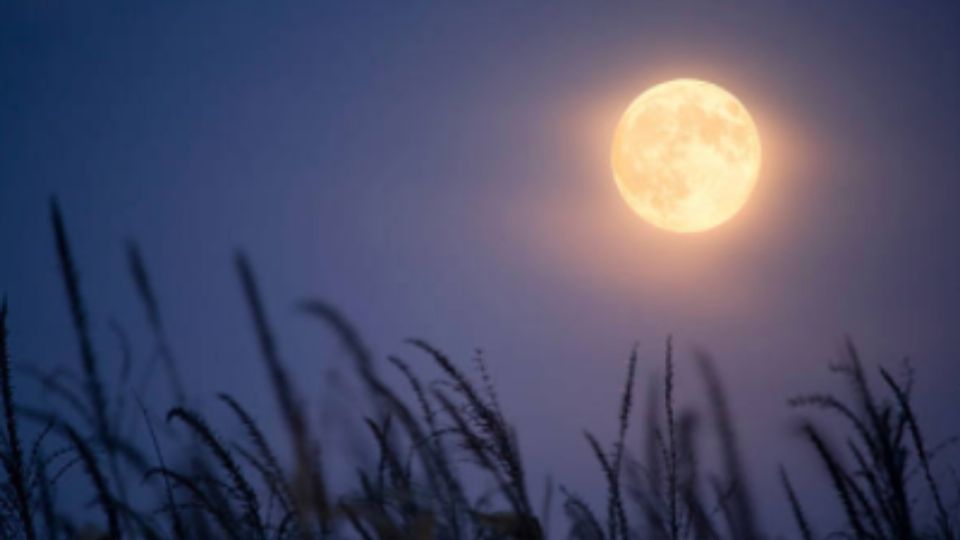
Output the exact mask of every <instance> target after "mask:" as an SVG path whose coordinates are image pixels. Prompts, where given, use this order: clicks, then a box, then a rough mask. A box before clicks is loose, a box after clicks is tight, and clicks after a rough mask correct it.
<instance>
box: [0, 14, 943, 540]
mask: <svg viewBox="0 0 960 540" xmlns="http://www.w3.org/2000/svg"><path fill="white" fill-rule="evenodd" d="M275 4H276V3H268V4H265V3H253V2H250V3H244V2H241V3H230V4H229V5H226V4H224V5H222V6H219V7H215V6H211V5H202V6H198V5H193V4H187V3H183V4H179V3H153V4H151V5H149V6H139V7H132V6H127V5H123V4H119V3H118V4H116V5H112V6H101V7H90V6H87V5H85V6H83V7H82V8H80V7H78V6H76V5H70V4H68V3H59V2H40V3H37V2H17V3H9V2H8V3H4V4H3V5H2V6H0V246H2V253H3V254H4V255H3V257H2V259H0V260H2V262H0V291H3V292H5V294H6V295H7V297H8V299H9V303H10V307H11V317H10V326H11V343H12V346H13V348H14V354H15V355H16V360H18V361H20V362H24V363H32V364H35V365H39V366H44V367H50V368H52V367H54V366H58V365H64V366H74V365H76V364H75V362H76V358H75V345H74V342H73V339H72V338H73V337H72V334H71V332H70V326H69V319H68V314H67V310H66V307H65V303H64V300H63V298H62V287H61V285H60V284H59V282H58V275H57V268H56V262H55V258H54V250H53V243H52V235H51V233H50V231H49V226H48V223H47V219H48V215H47V207H46V204H47V198H48V197H49V196H50V195H51V194H56V195H57V196H58V197H59V198H60V201H61V204H62V205H63V207H64V212H65V214H66V218H67V221H68V223H69V225H70V227H71V235H72V239H73V241H74V248H75V251H76V253H77V255H78V260H79V261H78V262H79V264H80V267H81V269H82V279H83V286H84V288H85V290H86V292H87V296H88V298H89V300H90V307H91V315H92V320H93V324H94V328H95V331H96V333H97V336H98V337H99V338H101V339H99V340H98V348H99V350H100V351H101V353H102V354H103V356H104V357H105V359H106V361H107V362H108V363H109V362H113V363H114V364H112V365H115V362H116V361H117V358H116V357H117V354H116V346H115V344H114V342H113V341H112V339H111V335H110V333H109V331H108V324H107V322H108V321H109V320H110V319H111V318H115V319H117V320H120V321H122V322H123V323H124V324H126V325H127V326H128V328H129V329H130V332H131V335H132V336H133V337H134V344H135V352H136V353H137V355H138V358H139V360H140V361H144V362H145V361H146V358H147V357H148V355H149V351H150V340H149V334H148V333H147V331H146V329H145V327H144V324H143V317H142V313H141V310H140V307H139V304H138V303H137V300H136V296H135V294H134V290H133V287H132V285H131V284H130V283H129V280H128V279H127V275H126V271H125V266H124V259H123V242H124V240H125V239H127V238H135V239H137V240H138V241H139V242H140V243H141V245H142V246H143V250H144V254H145V256H146V259H147V261H148V263H149V265H150V270H151V273H152V275H153V277H154V281H155V284H156V287H157V289H158V294H159V296H160V299H161V302H162V305H163V308H164V311H165V314H166V317H167V319H168V322H169V327H170V328H169V330H170V334H171V336H172V341H173V344H174V347H175V349H176V350H177V352H178V355H179V357H180V358H181V359H182V362H183V363H184V364H186V366H185V371H186V372H187V375H188V378H189V386H190V389H191V392H192V393H193V394H194V395H196V396H198V398H199V399H198V401H199V403H201V404H203V406H204V407H206V406H208V405H209V406H210V408H211V409H213V408H215V407H212V405H213V396H215V394H216V393H217V392H219V391H222V390H229V391H232V392H235V393H236V394H238V395H242V396H247V401H248V403H250V404H251V406H253V407H254V408H255V409H256V410H257V411H258V412H260V413H261V415H262V416H264V417H265V418H271V419H272V418H275V416H274V415H275V409H274V405H273V403H272V399H271V397H270V395H269V392H267V391H266V390H267V388H268V387H267V384H266V381H265V380H264V372H263V368H262V365H261V363H260V361H259V358H258V356H257V350H256V348H255V346H254V345H255V343H254V339H253V335H252V333H251V332H250V323H249V320H248V316H247V313H246V311H245V309H244V306H243V303H242V298H241V295H240V290H239V286H238V284H237V280H236V277H235V275H234V273H233V267H232V264H231V255H232V252H233V250H234V249H235V248H237V247H241V246H242V247H243V248H245V249H246V250H247V251H248V253H249V254H250V256H251V258H252V260H253V262H254V263H255V266H256V268H257V270H258V274H259V275H260V277H261V278H262V286H263V289H264V292H265V294H266V295H267V297H268V307H269V310H270V313H271V315H272V316H273V318H274V320H275V323H276V326H277V328H278V333H279V336H280V338H281V339H282V346H283V350H284V353H285V357H286V359H287V361H288V363H289V364H290V366H291V369H292V370H294V371H295V372H296V373H297V374H298V376H297V380H298V383H299V384H300V387H301V390H302V391H303V392H304V393H305V394H307V395H309V399H310V401H311V403H312V407H313V410H314V412H315V413H316V414H315V415H314V417H315V418H316V419H318V420H319V419H326V421H327V425H328V430H329V431H330V434H329V439H328V441H329V442H328V445H329V446H332V447H334V448H345V447H347V446H348V445H349V444H350V442H349V437H348V436H347V435H346V434H345V433H344V429H343V426H339V424H337V422H341V423H343V421H342V420H334V419H331V417H337V416H338V415H339V413H340V412H342V411H349V410H351V409H350V405H351V403H352V401H353V400H357V399H359V396H358V395H356V394H355V393H354V394H351V393H350V391H348V390H345V389H344V388H343V386H342V385H331V380H334V381H335V380H341V379H339V378H337V377H341V376H346V375H347V374H348V373H349V370H348V369H347V368H348V364H347V363H346V362H345V359H344V358H342V356H343V355H342V354H341V352H340V351H339V349H338V348H337V347H336V344H335V343H334V342H333V341H332V340H331V339H330V338H329V336H328V335H327V333H325V332H323V331H322V329H320V328H319V327H318V326H317V325H316V324H315V323H314V322H313V321H310V320H307V319H305V318H304V317H303V316H302V315H299V314H298V313H297V312H296V310H295V309H294V306H295V304H296V302H297V301H299V300H301V299H303V298H305V297H321V298H324V299H326V300H329V301H331V302H334V303H335V304H337V305H338V306H340V307H341V308H342V309H343V310H344V312H345V313H347V314H348V315H349V316H350V317H351V318H352V320H354V321H355V322H356V323H357V324H358V326H359V327H360V328H361V330H362V331H363V332H364V334H365V336H366V337H367V338H368V340H369V342H370V344H371V347H372V348H373V349H374V350H375V351H377V352H378V353H379V354H383V355H385V354H388V353H400V354H402V355H403V356H405V357H407V358H408V359H410V360H412V361H414V364H416V365H418V366H422V367H423V368H424V369H425V370H426V368H427V363H426V360H425V359H423V361H422V362H418V361H416V360H419V357H417V356H415V354H414V351H412V350H410V349H409V348H408V347H406V346H404V345H403V343H402V340H403V339H404V338H406V337H409V336H419V337H424V338H427V339H429V340H431V341H433V342H434V343H435V344H436V345H438V346H439V347H441V348H442V349H444V350H445V351H447V352H449V353H450V354H451V355H452V356H454V357H456V358H458V359H460V360H462V361H464V362H466V361H468V360H469V358H470V356H471V355H472V354H473V350H474V349H475V348H477V347H479V348H482V349H483V350H484V352H485V354H486V357H487V359H488V361H489V364H490V367H491V370H492V373H493V376H494V378H495V380H496V383H497V387H498V391H499V395H500V397H501V398H502V401H503V404H504V407H505V409H506V411H507V414H508V415H509V416H510V417H511V418H512V419H514V421H515V423H516V425H517V427H518V429H519V432H520V438H521V445H522V448H523V449H524V451H525V453H526V455H527V456H528V462H529V463H530V465H531V473H532V475H533V478H532V479H531V484H532V485H534V486H537V487H538V489H539V486H540V485H541V479H542V477H543V474H545V472H546V471H551V472H552V473H553V474H554V476H555V478H556V479H557V480H558V481H559V482H562V483H564V484H566V485H568V486H570V487H572V488H575V489H576V490H578V491H581V492H583V493H586V494H590V496H592V497H599V496H601V494H602V493H603V491H602V490H603V486H602V477H601V474H600V473H599V470H598V468H597V466H596V464H595V463H594V461H593V458H592V456H591V455H590V452H589V449H588V447H587V445H586V443H585V442H584V441H583V438H582V429H583V428H585V427H589V428H590V429H591V430H593V431H594V432H596V433H597V434H598V435H600V436H601V438H603V439H604V440H610V439H612V437H613V434H614V420H615V416H616V407H617V403H616V402H617V398H618V394H619V392H620V389H621V385H622V377H623V372H624V370H625V365H626V364H625V362H626V359H627V356H628V353H629V350H630V347H631V346H632V344H633V343H634V342H637V343H638V344H639V351H640V353H641V367H640V374H641V375H642V377H641V380H640V383H639V384H640V386H639V388H640V389H641V390H642V389H645V388H646V386H647V383H648V379H649V378H650V377H651V376H655V375H656V373H657V372H658V370H659V369H660V365H661V362H662V349H663V342H664V340H665V338H666V336H667V334H669V333H674V334H675V335H676V339H677V344H678V353H679V356H678V363H679V366H678V370H679V375H680V377H681V379H680V382H679V393H680V398H681V401H682V402H690V403H695V402H697V397H698V396H699V395H701V392H702V385H701V381H700V380H699V378H698V376H697V375H696V371H695V369H693V362H692V357H691V352H692V351H693V350H694V349H695V348H696V347H704V348H706V349H708V350H710V351H711V352H712V353H713V354H714V355H715V357H716V358H717V360H718V364H719V366H720V368H721V372H722V374H723V376H724V378H725V381H726V383H727V385H728V388H729V389H730V390H731V392H732V394H733V395H732V397H731V399H732V406H733V410H734V413H735V415H736V418H737V420H738V422H739V427H740V431H741V434H742V437H743V447H744V453H745V456H746V459H747V461H748V462H749V463H751V464H752V465H753V468H752V469H753V471H754V483H755V485H756V489H757V491H758V492H759V493H762V494H764V498H765V499H769V500H773V501H774V502H771V503H770V508H769V510H768V513H769V517H768V518H767V520H766V521H767V524H768V525H769V526H770V528H771V530H772V531H774V532H777V531H785V530H788V528H789V525H788V524H781V523H779V521H780V519H779V518H780V516H782V515H783V512H784V511H785V504H783V503H782V502H781V501H780V499H781V498H782V497H781V496H780V492H779V491H778V487H777V485H776V483H775V476H774V474H773V473H774V472H775V470H776V465H777V464H778V463H780V462H783V463H784V464H786V465H787V466H788V467H790V468H791V469H792V470H796V471H800V472H799V473H798V474H799V475H800V476H801V477H802V478H801V479H800V481H799V482H798V483H799V485H800V488H801V496H803V493H804V492H805V491H804V490H809V489H810V488H812V487H813V486H816V485H821V484H822V483H824V482H826V481H827V480H826V478H825V477H824V476H823V475H822V474H820V472H819V469H818V468H815V466H814V465H813V461H812V459H811V456H812V454H811V452H810V451H809V449H808V448H807V447H806V446H805V445H803V443H802V442H800V441H798V440H797V439H796V437H795V436H794V435H793V434H792V433H791V431H790V422H789V419H791V418H792V417H793V415H792V414H791V411H790V410H788V408H787V406H786V404H785V399H786V398H787V397H788V396H790V395H793V394H796V393H799V392H803V391H808V390H817V389H837V388H840V384H839V381H837V380H835V378H834V377H832V376H831V375H830V374H829V373H827V363H828V361H830V360H831V359H834V358H835V357H836V350H837V345H838V343H839V341H840V338H841V337H842V336H843V335H844V334H845V333H847V332H849V333H850V334H852V335H853V336H854V337H855V338H856V339H857V340H858V342H859V343H860V344H861V346H862V348H863V350H864V351H865V352H866V354H867V356H868V358H870V359H871V360H872V361H881V362H884V363H885V364H886V365H889V366H893V367H896V365H897V361H898V360H899V359H900V358H901V357H902V356H904V355H910V356H911V357H912V358H913V361H914V365H915V366H916V367H917V369H918V377H919V379H918V385H919V386H918V389H919V393H918V398H917V403H918V407H919V410H920V413H921V415H922V418H923V420H924V421H925V422H926V425H927V426H928V428H929V431H930V433H931V436H932V438H933V439H934V440H938V439H940V438H941V437H943V436H946V435H949V434H953V433H954V431H955V429H956V421H955V412H956V410H957V408H958V406H960V393H957V391H956V390H957V384H958V382H960V363H958V362H957V359H956V358H957V357H956V354H957V353H958V352H960V333H958V332H957V331H956V328H955V326H956V323H957V321H958V320H960V248H958V246H960V244H958V243H957V239H956V233H957V231H960V213H958V212H957V204H958V202H960V182H958V180H960V152H958V151H957V149H958V148H960V146H958V144H960V122H958V120H960V48H958V47H957V46H956V41H955V40H956V35H957V32H958V31H960V7H958V4H956V3H951V2H940V3H938V2H923V3H918V4H915V5H907V4H906V3H899V2H870V3H867V2H845V3H837V2H802V3H801V2H786V1H765V2H739V3H737V4H736V7H734V6H731V5H723V6H721V5H719V4H717V5H715V3H713V2H703V3H683V4H682V5H680V4H679V3H662V2H660V3H650V4H651V5H649V6H645V5H644V4H645V3H644V2H633V3H631V4H632V5H631V6H630V7H627V6H624V5H619V6H609V5H607V6H603V7H601V5H599V4H594V3H576V4H573V3H572V4H569V5H568V4H567V3H565V2H544V3H540V5H539V6H535V5H530V4H523V5H521V4H515V3H506V2H504V3H501V2H484V3H478V5H475V6H473V7H464V6H460V5H459V4H460V3H450V2H440V3H436V4H437V5H433V6H428V5H425V4H418V5H416V6H404V7H402V8H401V7H400V4H399V3H395V2H383V3H377V4H374V3H359V2H349V3H343V4H342V5H341V6H340V7H331V6H327V7H321V6H320V5H319V4H317V5H314V4H310V5H307V4H306V3H304V4H303V5H298V4H297V3H290V4H287V5H284V6H277V5H275ZM455 4H457V6H456V7H455ZM675 77H695V78H702V79H706V80H710V81H712V82H715V83H717V84H720V85H721V86H724V87H725V88H727V89H728V90H730V91H731V92H733V93H734V94H735V95H737V96H738V97H739V98H740V99H741V100H742V101H743V102H744V104H745V105H746V106H747V107H748V108H749V109H750V111H751V113H752V114H753V116H754V119H755V121H756V123H757V125H758V128H759V130H760V133H761V137H762V140H763V144H764V152H765V154H764V158H765V163H764V168H763V170H762V171H761V176H760V181H759V184H758V188H757V190H756V192H755V196H754V197H753V198H752V199H751V201H750V202H749V203H748V205H747V207H746V208H745V210H744V211H743V212H742V213H741V214H740V215H738V216H737V217H736V218H735V219H734V220H733V221H731V222H729V223H728V224H726V225H724V226H722V227H721V228H719V229H716V230H714V231H712V232H709V233H706V234H701V235H695V236H679V235H673V234H669V233H664V232H660V231H657V230H655V229H653V228H652V227H650V226H648V225H646V224H644V223H643V222H642V221H640V220H639V219H638V218H637V217H636V216H635V215H633V214H632V213H631V211H630V210H629V208H628V207H627V205H626V204H624V203H623V201H622V200H621V199H620V197H619V194H618V193H617V190H616V188H615V185H614V183H613V180H612V177H611V173H610V169H609V164H608V152H609V143H610V137H611V136H612V133H613V128H614V126H615V125H616V122H617V120H618V117H619V114H620V113H621V112H622V110H623V109H624V108H625V107H626V105H627V104H628V103H629V102H630V100H631V99H632V98H633V97H634V96H636V95H637V94H639V93H640V92H641V91H643V90H644V89H645V88H647V87H648V86H650V85H652V84H655V83H657V82H660V81H663V80H666V79H670V78H675ZM425 373H430V371H429V370H426V371H425ZM338 374H339V375H338ZM26 388H28V387H27V386H25V390H24V391H25V392H27V391H28V390H26ZM156 394H157V395H156V396H154V397H155V399H156V401H157V403H158V404H161V405H162V404H164V403H166V402H165V401H164V400H165V397H164V396H163V395H160V393H156ZM21 399H22V400H24V401H30V400H40V399H42V396H38V395H33V396H31V395H25V396H24V395H22V396H21ZM161 405H158V407H161V408H162V406H161ZM275 429H276V430H277V432H279V431H280V430H281V426H279V425H277V426H275ZM634 442H636V438H635V439H634ZM332 459H334V458H332ZM804 471H814V472H813V473H812V474H803V472H804Z"/></svg>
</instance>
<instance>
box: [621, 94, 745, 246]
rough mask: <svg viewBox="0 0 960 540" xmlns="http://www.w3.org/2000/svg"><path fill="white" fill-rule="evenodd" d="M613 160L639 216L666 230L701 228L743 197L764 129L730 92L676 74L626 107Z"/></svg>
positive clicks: (730, 211)
mask: <svg viewBox="0 0 960 540" xmlns="http://www.w3.org/2000/svg"><path fill="white" fill-rule="evenodd" d="M611 163H612V166H613V176H614V178H615V179H616V181H617V187H618V188H619V190H620V194H621V195H622V196H623V198H624V199H625V200H626V201H627V204H629V205H630V208H632V209H633V211H634V212H636V213H637V214H639V215H640V217H642V218H643V219H645V220H646V221H648V222H649V223H651V224H653V225H655V226H657V227H659V228H661V229H666V230H668V231H673V232H680V233H692V232H701V231H705V230H708V229H712V228H714V227H716V226H718V225H720V224H722V223H724V222H726V221H727V220H729V219H730V218H732V217H733V216H734V215H735V214H736V213H737V212H738V211H739V210H740V209H741V208H743V205H744V204H746V202H747V199H748V198H749V197H750V193H751V192H752V191H753V188H754V186H755V185H756V183H757V175H758V173H759V172H760V135H759V134H758V133H757V127H756V125H754V123H753V119H752V118H751V117H750V113H748V112H747V109H746V107H744V106H743V104H742V103H740V101H739V100H738V99H737V98H736V97H734V96H733V95H732V94H731V93H729V92H727V91H726V90H724V89H723V88H720V87H719V86H717V85H715V84H711V83H708V82H705V81H699V80H694V79H677V80H673V81H668V82H665V83H661V84H658V85H656V86H654V87H652V88H650V89H648V90H646V91H645V92H643V93H642V94H640V96H638V97H637V98H636V99H634V100H633V102H632V103H631V104H630V106H629V107H627V110H626V112H624V113H623V116H622V117H621V118H620V122H619V124H618V125H617V130H616V132H615V134H614V136H613V150H612V156H611Z"/></svg>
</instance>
